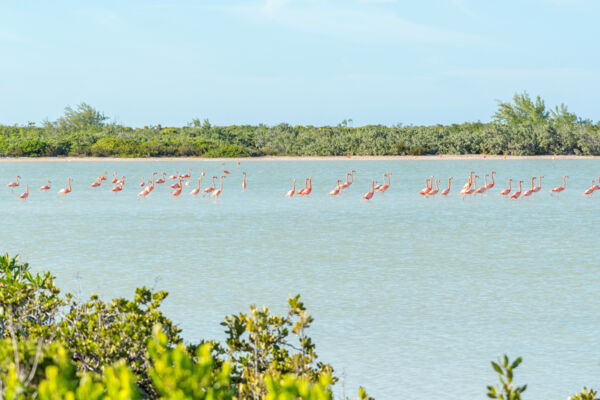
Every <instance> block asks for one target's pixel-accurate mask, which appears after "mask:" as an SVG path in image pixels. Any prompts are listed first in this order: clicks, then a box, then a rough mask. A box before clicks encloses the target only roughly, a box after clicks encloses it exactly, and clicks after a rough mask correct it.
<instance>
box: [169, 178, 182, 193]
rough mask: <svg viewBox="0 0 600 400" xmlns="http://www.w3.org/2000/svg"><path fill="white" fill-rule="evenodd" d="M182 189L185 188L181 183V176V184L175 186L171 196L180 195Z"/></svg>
mask: <svg viewBox="0 0 600 400" xmlns="http://www.w3.org/2000/svg"><path fill="white" fill-rule="evenodd" d="M182 190H183V185H182V184H181V178H179V185H178V186H177V187H176V188H175V190H173V193H171V196H179V195H180V194H181V191H182Z"/></svg>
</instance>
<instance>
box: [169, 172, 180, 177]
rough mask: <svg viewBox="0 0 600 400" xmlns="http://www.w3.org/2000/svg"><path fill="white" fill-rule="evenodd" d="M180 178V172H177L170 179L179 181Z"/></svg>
mask: <svg viewBox="0 0 600 400" xmlns="http://www.w3.org/2000/svg"><path fill="white" fill-rule="evenodd" d="M178 177H179V172H178V171H177V170H175V174H174V175H171V176H170V177H169V179H177V178H178Z"/></svg>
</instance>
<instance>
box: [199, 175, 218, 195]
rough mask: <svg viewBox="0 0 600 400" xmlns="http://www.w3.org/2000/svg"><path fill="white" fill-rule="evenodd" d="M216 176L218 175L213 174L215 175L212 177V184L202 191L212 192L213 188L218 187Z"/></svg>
mask: <svg viewBox="0 0 600 400" xmlns="http://www.w3.org/2000/svg"><path fill="white" fill-rule="evenodd" d="M215 178H216V176H213V177H212V186H209V187H207V188H206V189H204V190H203V191H202V193H210V192H212V191H213V190H215V189H216V186H215Z"/></svg>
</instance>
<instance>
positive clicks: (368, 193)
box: [362, 181, 375, 200]
mask: <svg viewBox="0 0 600 400" xmlns="http://www.w3.org/2000/svg"><path fill="white" fill-rule="evenodd" d="M373 193H375V181H371V191H370V192H367V193H365V195H364V196H363V197H362V198H363V200H371V198H372V197H373Z"/></svg>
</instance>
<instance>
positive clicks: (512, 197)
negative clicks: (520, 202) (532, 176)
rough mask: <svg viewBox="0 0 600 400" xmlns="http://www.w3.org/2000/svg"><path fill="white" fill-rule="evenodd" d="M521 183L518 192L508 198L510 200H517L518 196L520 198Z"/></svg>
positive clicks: (520, 182)
mask: <svg viewBox="0 0 600 400" xmlns="http://www.w3.org/2000/svg"><path fill="white" fill-rule="evenodd" d="M522 183H523V181H519V191H518V192H514V193H513V194H512V195H511V196H510V198H511V199H518V198H519V196H521V191H522V188H521V184H522Z"/></svg>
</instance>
